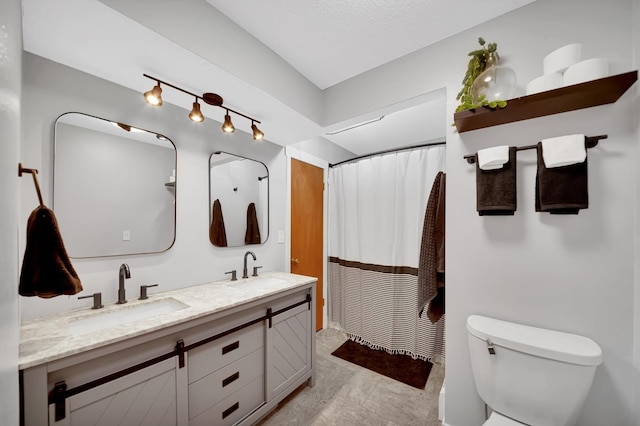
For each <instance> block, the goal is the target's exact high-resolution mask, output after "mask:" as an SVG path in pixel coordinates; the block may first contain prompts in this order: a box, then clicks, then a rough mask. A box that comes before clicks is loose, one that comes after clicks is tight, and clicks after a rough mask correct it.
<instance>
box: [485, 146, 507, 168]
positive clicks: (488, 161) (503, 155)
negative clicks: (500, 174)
mask: <svg viewBox="0 0 640 426" xmlns="http://www.w3.org/2000/svg"><path fill="white" fill-rule="evenodd" d="M508 161H509V145H500V146H494V147H492V148H486V149H481V150H479V151H478V167H480V170H496V169H501V168H502V167H503V166H504V165H505V164H506V163H507V162H508Z"/></svg>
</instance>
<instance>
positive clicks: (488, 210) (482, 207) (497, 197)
mask: <svg viewBox="0 0 640 426" xmlns="http://www.w3.org/2000/svg"><path fill="white" fill-rule="evenodd" d="M516 207H517V199H516V147H514V146H511V147H509V161H507V163H505V165H504V167H502V168H501V169H495V170H482V169H481V168H480V166H479V165H478V154H476V210H477V211H478V214H479V215H480V216H512V215H513V214H514V213H515V211H516Z"/></svg>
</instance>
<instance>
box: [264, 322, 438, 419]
mask: <svg viewBox="0 0 640 426" xmlns="http://www.w3.org/2000/svg"><path fill="white" fill-rule="evenodd" d="M345 340H347V335H346V334H345V333H344V332H342V331H340V330H336V329H332V328H330V329H325V330H321V331H320V332H318V334H317V335H316V354H317V358H316V385H315V386H314V387H313V388H310V387H308V386H307V385H306V384H305V385H303V386H301V387H300V388H298V389H297V390H296V391H295V392H293V393H292V394H291V395H290V396H289V397H287V398H286V399H285V400H284V401H282V403H280V404H279V405H278V407H277V408H276V409H275V410H274V411H273V412H271V413H270V414H269V415H268V416H267V417H265V418H264V419H262V420H261V421H260V422H259V423H258V425H260V426H286V425H291V426H294V425H295V426H308V425H312V426H359V425H367V426H378V425H379V426H414V425H426V426H441V423H440V421H439V420H438V394H439V392H440V388H441V386H442V381H443V380H444V366H443V365H437V364H436V365H434V366H433V369H432V371H431V373H430V375H429V380H427V385H426V386H425V389H416V388H413V387H411V386H407V385H404V384H403V383H400V382H397V381H395V380H392V379H390V378H388V377H385V376H383V375H380V374H378V373H374V372H372V371H370V370H367V369H364V368H362V367H359V366H357V365H355V364H352V363H350V362H348V361H345V360H343V359H340V358H337V357H334V356H332V355H331V352H333V351H334V350H335V349H337V348H338V347H339V346H340V345H341V344H342V343H344V341H345Z"/></svg>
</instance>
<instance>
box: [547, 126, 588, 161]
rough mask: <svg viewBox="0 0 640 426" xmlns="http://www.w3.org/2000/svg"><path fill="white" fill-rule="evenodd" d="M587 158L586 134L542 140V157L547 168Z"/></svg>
mask: <svg viewBox="0 0 640 426" xmlns="http://www.w3.org/2000/svg"><path fill="white" fill-rule="evenodd" d="M586 158H587V149H586V148H585V146H584V135H581V134H576V135H566V136H558V137H556V138H549V139H543V140H542V159H543V160H544V165H545V166H546V167H547V168H553V167H562V166H569V165H571V164H578V163H582V162H584V160H585V159H586Z"/></svg>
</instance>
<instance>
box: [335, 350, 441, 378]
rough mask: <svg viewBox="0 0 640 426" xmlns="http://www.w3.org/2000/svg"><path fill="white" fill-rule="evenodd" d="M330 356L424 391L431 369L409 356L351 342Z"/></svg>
mask: <svg viewBox="0 0 640 426" xmlns="http://www.w3.org/2000/svg"><path fill="white" fill-rule="evenodd" d="M331 355H334V356H337V357H338V358H342V359H344V360H346V361H349V362H352V363H354V364H357V365H359V366H361V367H364V368H366V369H368V370H371V371H375V372H376V373H379V374H382V375H384V376H387V377H390V378H392V379H394V380H397V381H399V382H402V383H405V384H407V385H409V386H413V387H414V388H418V389H424V386H425V384H426V383H427V378H429V373H430V372H431V367H433V364H431V363H430V362H427V361H422V360H420V359H412V358H411V357H410V356H409V355H392V354H389V353H387V352H385V351H381V350H376V349H371V348H370V347H368V346H365V345H361V344H359V343H356V342H354V341H353V340H347V341H346V342H344V343H343V344H342V346H340V347H339V348H338V349H336V350H335V351H333V353H332V354H331Z"/></svg>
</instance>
